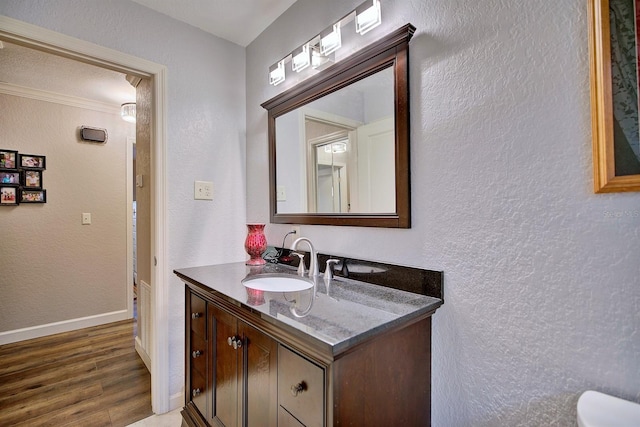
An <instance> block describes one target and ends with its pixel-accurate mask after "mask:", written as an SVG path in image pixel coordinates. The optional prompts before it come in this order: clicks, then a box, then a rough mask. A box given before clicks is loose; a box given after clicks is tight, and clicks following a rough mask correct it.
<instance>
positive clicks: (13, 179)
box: [0, 171, 20, 185]
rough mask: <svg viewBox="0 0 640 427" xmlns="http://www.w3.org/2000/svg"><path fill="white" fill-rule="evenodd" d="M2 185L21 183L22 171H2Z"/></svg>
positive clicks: (0, 175)
mask: <svg viewBox="0 0 640 427" xmlns="http://www.w3.org/2000/svg"><path fill="white" fill-rule="evenodd" d="M0 185H20V172H7V171H2V172H0Z"/></svg>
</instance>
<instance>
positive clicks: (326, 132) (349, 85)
mask: <svg viewBox="0 0 640 427" xmlns="http://www.w3.org/2000/svg"><path fill="white" fill-rule="evenodd" d="M414 31H415V28H414V27H413V26H411V25H410V24H409V25H406V26H405V27H402V28H401V29H399V30H397V31H395V32H394V33H392V34H390V35H388V36H386V37H385V38H383V39H381V40H380V41H378V42H376V43H374V44H373V45H371V46H369V47H367V48H365V49H363V50H362V51H360V52H358V53H356V54H354V55H353V56H351V57H349V58H347V59H345V60H343V61H341V62H339V63H337V64H334V65H333V66H332V67H330V68H328V69H326V70H324V71H322V72H320V73H319V74H317V75H315V76H313V77H311V78H309V79H308V80H306V81H304V82H302V83H300V84H299V85H297V86H295V87H293V88H291V89H289V90H288V91H286V92H284V93H282V94H281V95H278V96H276V97H275V98H273V99H271V100H269V101H267V102H265V103H264V104H262V106H263V107H264V108H266V109H267V110H268V115H269V158H270V198H271V203H270V204H271V222H273V223H297V224H325V225H358V226H378V227H399V228H409V227H410V190H409V96H408V95H409V94H408V80H409V78H408V77H409V76H408V73H409V71H408V43H409V40H410V38H411V36H412V35H413V32H414Z"/></svg>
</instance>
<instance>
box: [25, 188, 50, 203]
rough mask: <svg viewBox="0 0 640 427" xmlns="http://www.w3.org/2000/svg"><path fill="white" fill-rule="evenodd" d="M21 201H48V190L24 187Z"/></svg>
mask: <svg viewBox="0 0 640 427" xmlns="http://www.w3.org/2000/svg"><path fill="white" fill-rule="evenodd" d="M20 203H47V190H26V189H22V191H21V192H20Z"/></svg>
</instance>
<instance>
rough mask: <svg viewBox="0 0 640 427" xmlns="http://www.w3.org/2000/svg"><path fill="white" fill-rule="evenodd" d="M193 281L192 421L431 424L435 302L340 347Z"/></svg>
mask: <svg viewBox="0 0 640 427" xmlns="http://www.w3.org/2000/svg"><path fill="white" fill-rule="evenodd" d="M186 283H187V284H186V331H185V332H186V384H185V395H186V405H185V408H184V410H183V411H182V416H183V424H182V425H183V427H200V426H205V427H206V426H225V427H244V426H261V427H262V426H267V427H276V426H278V427H334V426H373V427H376V426H385V427H386V426H396V425H402V426H406V427H411V426H420V427H423V426H429V425H430V424H431V315H432V314H433V311H431V312H424V313H423V314H421V315H419V316H416V317H414V318H412V319H411V320H407V321H404V322H397V323H395V324H392V325H389V326H386V327H384V328H383V330H378V331H376V332H375V333H371V334H369V335H368V337H367V338H366V339H363V340H360V341H359V342H357V343H355V344H353V345H348V346H347V347H344V348H340V349H339V351H338V352H336V351H335V349H334V348H331V347H327V346H325V345H324V344H322V343H319V342H318V341H317V340H315V339H311V337H307V336H306V335H305V333H303V332H301V331H299V330H297V329H295V328H293V329H292V328H290V327H289V326H287V325H286V324H281V323H279V322H278V321H275V318H272V317H267V316H266V315H265V314H264V313H261V312H257V311H254V310H252V309H251V308H249V307H246V306H243V305H242V304H238V303H237V302H236V301H237V300H236V301H234V300H230V299H228V298H227V297H225V296H223V295H220V294H218V293H217V292H208V291H207V290H206V288H205V287H204V286H201V285H199V284H193V283H188V282H186ZM434 310H435V309H434ZM330 323H331V322H330ZM330 326H331V324H329V325H328V327H330Z"/></svg>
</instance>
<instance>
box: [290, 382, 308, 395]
mask: <svg viewBox="0 0 640 427" xmlns="http://www.w3.org/2000/svg"><path fill="white" fill-rule="evenodd" d="M306 389H307V383H305V382H304V381H300V382H299V383H298V384H295V385H292V386H291V394H292V395H293V397H296V396H297V395H299V394H300V393H302V392H303V391H305V390H306Z"/></svg>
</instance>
